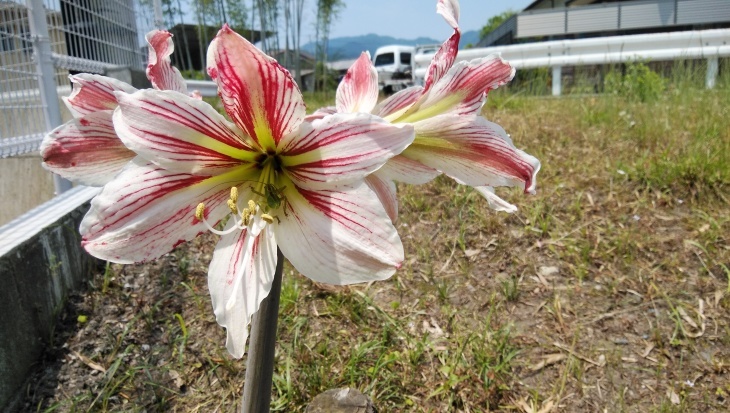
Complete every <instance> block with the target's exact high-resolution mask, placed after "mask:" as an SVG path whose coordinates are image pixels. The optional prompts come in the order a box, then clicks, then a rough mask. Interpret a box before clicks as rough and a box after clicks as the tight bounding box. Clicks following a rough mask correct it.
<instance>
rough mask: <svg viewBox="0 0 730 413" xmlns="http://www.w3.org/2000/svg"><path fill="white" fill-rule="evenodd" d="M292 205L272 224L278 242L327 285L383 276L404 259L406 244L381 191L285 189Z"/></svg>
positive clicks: (295, 261)
mask: <svg viewBox="0 0 730 413" xmlns="http://www.w3.org/2000/svg"><path fill="white" fill-rule="evenodd" d="M285 195H286V198H287V202H288V205H289V208H288V209H287V211H288V212H287V214H286V215H284V216H280V219H281V223H279V224H277V223H274V224H273V225H274V230H275V231H276V241H277V243H278V244H279V248H280V249H281V251H282V252H283V253H284V255H285V256H286V257H287V258H288V259H289V261H290V262H291V263H292V265H293V266H294V268H296V269H297V270H298V271H299V272H301V273H302V274H303V275H305V276H307V277H309V278H311V279H313V280H315V281H317V282H324V283H328V284H337V285H344V284H351V283H358V282H368V281H374V280H382V279H385V278H388V277H390V276H391V275H393V273H394V272H395V270H396V269H397V268H399V267H400V266H401V264H402V262H403V245H402V244H401V242H400V238H399V237H398V233H397V231H396V229H395V227H394V226H393V224H392V223H391V221H390V219H389V218H388V216H387V214H386V213H385V210H383V206H382V205H381V204H380V201H378V198H377V196H376V195H375V194H374V193H373V191H372V190H371V189H370V188H368V186H367V185H365V184H364V183H363V182H362V181H360V182H359V183H358V184H357V185H355V186H350V185H342V186H338V187H337V189H331V190H321V191H308V190H303V189H299V190H297V188H287V189H286V191H285Z"/></svg>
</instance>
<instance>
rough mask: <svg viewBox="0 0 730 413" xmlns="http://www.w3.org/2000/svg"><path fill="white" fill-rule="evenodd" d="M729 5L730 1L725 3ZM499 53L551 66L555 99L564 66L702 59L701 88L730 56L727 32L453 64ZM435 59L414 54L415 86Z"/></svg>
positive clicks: (564, 46) (575, 45)
mask: <svg viewBox="0 0 730 413" xmlns="http://www.w3.org/2000/svg"><path fill="white" fill-rule="evenodd" d="M729 1H730V0H729ZM493 53H500V54H501V55H502V57H503V58H504V59H505V60H507V61H509V62H510V63H511V64H512V65H514V66H515V67H516V68H518V69H522V68H527V69H529V68H536V67H551V68H552V70H553V95H560V93H561V85H560V79H561V68H562V67H563V66H582V65H603V64H613V63H623V62H630V61H642V60H656V61H671V60H688V59H706V60H707V74H706V79H705V84H706V86H707V87H708V88H712V87H714V85H715V78H716V76H717V74H718V59H719V58H721V57H730V29H714V30H696V31H686V32H670V33H654V34H638V35H629V36H612V37H595V38H590V39H578V40H554V41H549V42H537V43H524V44H516V45H509V46H492V47H483V48H475V49H465V50H461V51H459V54H458V55H457V58H456V60H457V61H461V60H472V59H476V58H480V57H486V56H489V55H490V54H493ZM433 57H434V55H433V54H430V55H417V56H415V58H414V59H415V64H414V68H413V73H414V77H415V79H416V82H417V83H421V84H422V83H423V79H424V77H425V76H426V71H427V68H428V65H429V64H430V63H431V60H433Z"/></svg>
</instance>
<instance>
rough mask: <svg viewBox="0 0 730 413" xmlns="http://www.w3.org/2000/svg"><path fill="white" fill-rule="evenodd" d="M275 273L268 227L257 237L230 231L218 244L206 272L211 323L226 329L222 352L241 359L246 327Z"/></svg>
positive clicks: (272, 242) (274, 256)
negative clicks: (213, 320) (210, 303)
mask: <svg viewBox="0 0 730 413" xmlns="http://www.w3.org/2000/svg"><path fill="white" fill-rule="evenodd" d="M275 270H276V238H275V237H274V232H273V230H272V228H271V226H268V227H267V228H266V229H265V230H264V231H262V232H261V233H260V234H259V236H251V234H250V233H249V232H248V231H247V230H243V231H234V232H233V233H231V234H228V235H224V236H223V237H221V239H220V241H218V245H217V246H216V248H215V252H214V253H213V260H212V261H211V262H210V267H209V269H208V289H209V290H210V297H211V300H212V302H213V312H214V313H215V319H216V321H217V322H218V324H220V325H221V326H223V327H225V328H226V348H228V352H229V353H230V354H231V356H233V357H236V358H241V357H242V356H243V354H244V353H245V351H246V339H247V338H248V325H249V323H250V322H251V317H252V316H253V314H254V313H255V312H256V311H257V310H258V309H259V306H260V305H261V301H263V299H264V298H266V296H268V295H269V291H270V290H271V283H272V282H273V280H274V272H275Z"/></svg>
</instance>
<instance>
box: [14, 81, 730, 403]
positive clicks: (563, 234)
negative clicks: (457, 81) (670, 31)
mask: <svg viewBox="0 0 730 413" xmlns="http://www.w3.org/2000/svg"><path fill="white" fill-rule="evenodd" d="M721 96H722V95H720V97H718V96H716V95H713V96H711V97H706V96H701V97H699V98H696V99H701V100H700V103H699V104H701V106H702V108H703V109H702V113H700V112H699V111H694V112H693V111H691V106H693V105H696V104H697V103H696V102H695V103H693V101H691V99H690V98H687V100H686V101H685V103H684V104H685V105H687V107H685V108H684V109H681V108H680V109H677V110H678V111H680V112H681V113H682V116H679V115H677V113H676V112H674V111H673V109H667V108H668V107H670V106H671V107H674V106H673V105H674V103H672V104H671V105H670V104H669V103H666V102H659V103H655V104H628V103H625V102H620V101H614V102H613V103H612V102H604V101H601V100H597V99H596V98H591V97H589V98H581V99H567V98H566V99H560V100H551V99H535V98H519V97H509V96H508V97H501V98H500V97H496V98H495V99H494V102H492V103H491V105H490V106H489V107H487V108H486V109H485V113H486V114H487V117H488V118H489V119H491V120H494V121H496V122H498V123H499V124H501V125H503V126H504V127H505V129H506V130H507V131H509V132H510V133H511V134H512V136H513V139H514V140H515V142H516V144H517V145H518V146H519V147H522V148H525V150H526V151H527V152H528V153H531V154H534V155H536V156H537V157H538V158H539V159H540V160H541V161H542V163H543V170H542V171H541V172H540V175H539V176H538V180H539V181H538V182H539V186H538V188H539V193H538V195H536V196H525V195H522V194H520V193H518V192H509V191H507V192H500V194H503V195H504V196H505V198H507V199H508V200H509V201H511V202H513V203H515V204H517V205H518V207H519V208H520V210H519V211H518V212H517V213H515V214H513V215H507V214H503V213H495V212H492V211H489V210H488V209H487V206H486V202H485V201H484V200H483V199H481V198H480V197H479V195H478V194H477V193H476V192H474V191H472V190H470V189H468V188H465V187H459V186H457V185H455V184H454V183H453V182H451V181H450V180H448V179H446V178H443V177H441V178H439V179H437V180H436V181H434V182H432V183H430V184H428V185H424V186H418V187H408V186H401V187H399V191H400V192H399V193H400V199H401V213H400V218H399V221H398V222H397V226H398V228H399V231H400V234H401V237H402V239H403V242H404V245H405V249H406V263H405V265H404V266H403V268H402V269H401V270H399V271H398V272H397V273H396V275H395V276H394V277H393V278H392V279H390V280H388V281H384V282H377V283H373V284H370V285H361V286H353V287H344V288H343V287H331V286H325V285H317V284H314V283H312V282H311V281H309V280H308V279H305V278H303V277H302V276H300V275H299V274H297V273H296V271H294V270H293V269H292V268H291V267H285V274H284V277H285V280H284V287H283V293H282V306H281V311H280V317H281V318H280V327H279V337H280V338H279V340H280V341H279V347H278V349H277V370H276V373H275V375H276V377H275V383H274V384H275V389H274V408H275V409H276V410H277V411H285V412H290V411H304V408H305V407H306V404H307V403H308V402H309V401H310V400H312V398H314V396H316V395H317V394H318V393H320V392H322V391H324V390H327V389H329V388H334V387H344V386H350V387H355V388H357V389H359V390H360V391H362V392H363V393H365V394H368V395H369V396H370V397H371V398H372V399H373V400H374V401H375V404H376V406H378V408H379V409H380V411H381V412H396V411H418V412H484V411H505V412H506V411H519V412H549V411H553V412H722V411H728V410H729V409H730V400H729V399H730V293H729V288H730V271H728V268H730V240H729V237H730V203H728V200H727V194H728V192H727V189H728V188H730V186H728V183H729V182H728V180H727V177H728V173H727V171H726V170H725V171H720V172H718V173H717V174H715V175H713V174H712V173H710V174H705V173H704V172H702V170H699V171H695V172H694V175H692V174H689V173H688V174H684V175H683V174H678V175H676V176H677V177H675V176H674V175H672V176H671V177H670V176H668V175H664V172H663V171H664V170H667V171H668V170H670V167H671V166H672V165H675V166H676V165H683V164H682V162H684V160H685V159H686V157H687V156H700V155H701V154H704V153H705V152H707V156H711V155H712V154H713V153H715V152H713V151H720V150H722V149H723V148H725V149H728V148H727V147H728V145H730V144H729V143H728V142H730V135H728V134H729V133H730V132H729V131H730V127H727V126H728V120H727V119H728V118H730V116H728V115H729V114H728V109H727V108H728V106H727V105H726V101H727V98H726V97H721ZM683 99H684V98H683ZM702 99H708V100H707V101H705V100H702ZM713 99H715V100H713ZM717 99H719V100H717ZM723 105H725V106H724V108H723ZM708 111H709V112H710V113H709V114H707V113H706V112H708ZM707 116H709V117H710V118H711V119H713V122H715V123H714V124H713V125H714V126H712V127H710V126H708V122H709V121H708V119H710V118H707ZM713 131H715V132H713ZM702 133H715V135H712V136H711V137H712V138H713V139H718V140H719V142H720V143H719V145H721V146H719V147H718V146H714V147H709V148H707V151H705V152H702V151H701V150H700V151H699V152H697V153H699V154H700V155H696V154H695V153H694V152H692V151H691V150H690V149H691V148H690V147H688V146H687V145H688V144H687V142H688V141H691V140H692V139H695V138H696V137H697V136H699V135H700V134H702ZM723 142H724V143H723ZM682 145H685V146H682ZM722 145H724V146H722ZM703 156H704V155H703ZM661 162H666V163H665V164H662V163H661ZM700 162H704V161H700ZM705 163H707V162H705ZM662 165H664V166H662ZM657 168H658V169H657ZM662 168H665V169H662ZM725 168H728V165H727V164H725ZM687 170H689V171H690V172H691V168H689V167H688V169H687ZM662 177H664V178H663V179H664V180H662ZM713 177H714V178H713ZM215 238H216V237H215V236H212V235H205V236H202V237H200V238H198V239H196V240H195V241H193V242H191V243H189V244H188V245H184V246H181V247H180V248H179V249H178V250H176V251H174V252H172V253H170V254H168V255H167V256H165V257H164V258H162V259H160V260H158V261H156V262H154V263H148V264H140V265H126V266H121V265H111V266H110V267H109V268H108V270H107V271H104V272H101V273H99V274H97V275H96V276H95V277H94V279H93V280H92V282H91V283H90V286H89V289H88V291H87V292H86V293H85V294H84V295H83V296H79V297H74V298H73V300H72V302H71V304H70V305H69V306H68V308H67V309H66V310H65V311H64V313H63V315H62V319H61V322H60V323H59V326H58V328H57V331H56V334H55V335H54V337H53V341H52V343H51V344H50V345H49V349H48V353H47V355H46V357H45V359H44V360H43V362H42V363H41V364H40V365H39V366H38V371H37V374H36V375H35V377H34V378H33V380H32V381H31V382H30V384H29V385H28V387H27V389H26V392H27V397H26V402H25V411H47V412H50V411H57V412H76V411H79V412H80V411H139V412H141V411H147V412H153V411H178V412H213V411H222V412H233V411H236V409H237V403H238V401H239V397H240V394H241V388H242V384H243V378H244V368H245V359H244V360H233V359H231V358H230V357H229V356H228V354H227V352H226V350H225V347H224V340H225V335H224V332H223V330H222V329H221V328H219V327H218V326H217V324H216V323H215V321H214V318H213V314H212V310H211V305H210V302H209V297H208V293H207V286H206V272H207V264H208V262H209V261H210V258H211V255H212V250H213V248H214V245H215Z"/></svg>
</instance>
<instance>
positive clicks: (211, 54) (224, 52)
mask: <svg viewBox="0 0 730 413" xmlns="http://www.w3.org/2000/svg"><path fill="white" fill-rule="evenodd" d="M208 74H209V75H210V77H211V78H212V79H213V80H215V81H216V82H217V83H218V94H219V95H220V97H221V100H222V101H223V106H224V107H225V109H226V112H227V113H228V116H230V117H231V119H232V120H233V122H234V123H235V124H236V125H238V126H239V127H240V128H241V129H243V130H244V131H245V132H246V134H247V135H248V136H251V137H252V138H253V139H254V140H256V141H257V142H258V143H259V145H260V146H261V147H262V148H264V149H266V150H269V149H275V147H276V145H277V144H278V143H279V141H280V140H281V138H282V137H283V136H285V135H287V134H289V133H291V132H292V131H295V130H296V129H297V128H298V127H299V124H300V123H301V122H302V119H303V118H304V115H305V114H306V111H305V108H304V100H303V99H302V94H301V93H300V92H299V88H298V87H297V84H296V82H295V81H294V79H293V78H292V76H291V74H290V73H289V72H288V71H287V70H286V69H284V68H283V67H282V66H281V65H279V63H277V62H276V60H274V59H272V58H271V57H269V56H267V55H265V54H264V53H262V52H261V51H260V50H259V49H257V48H256V47H254V45H252V44H251V43H249V42H248V40H246V39H244V38H243V37H241V36H239V35H238V34H236V33H235V32H234V31H233V30H231V29H230V28H229V27H228V25H224V26H223V28H222V29H221V30H220V31H219V32H218V35H217V36H216V38H215V39H214V40H213V42H212V43H211V44H210V47H209V48H208Z"/></svg>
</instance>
